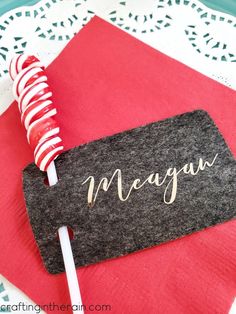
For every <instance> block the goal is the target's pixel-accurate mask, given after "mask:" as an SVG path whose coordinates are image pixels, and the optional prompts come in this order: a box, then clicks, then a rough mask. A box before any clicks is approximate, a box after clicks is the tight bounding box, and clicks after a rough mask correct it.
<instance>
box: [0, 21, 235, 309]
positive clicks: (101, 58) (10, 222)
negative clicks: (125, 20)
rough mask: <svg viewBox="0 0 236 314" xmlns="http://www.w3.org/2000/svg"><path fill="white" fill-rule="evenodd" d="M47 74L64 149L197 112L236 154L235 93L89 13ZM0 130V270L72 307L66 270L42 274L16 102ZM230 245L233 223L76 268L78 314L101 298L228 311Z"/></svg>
mask: <svg viewBox="0 0 236 314" xmlns="http://www.w3.org/2000/svg"><path fill="white" fill-rule="evenodd" d="M47 74H48V76H49V83H50V84H51V88H52V90H53V92H54V102H55V105H56V107H57V108H58V115H57V119H58V121H59V123H60V125H61V136H62V138H63V139H64V143H65V147H66V149H68V148H71V147H73V146H76V145H80V144H82V143H85V142H88V141H92V140H94V139H98V138H101V137H103V136H105V135H110V134H114V133H117V132H120V131H123V130H126V129H130V128H133V127H137V126H140V125H143V124H146V123H149V122H152V121H157V120H160V119H164V118H167V117H170V116H173V115H176V114H179V113H183V112H187V111H191V110H194V109H199V108H201V109H205V110H207V111H208V112H209V114H210V115H211V117H212V118H213V119H214V121H215V123H216V124H217V126H218V127H219V129H220V131H221V133H222V135H223V136H224V138H225V140H226V142H227V143H228V145H229V147H230V148H231V150H232V151H233V153H236V142H235V140H234V139H235V130H236V106H235V101H236V95H235V92H234V91H232V90H230V89H228V88H226V87H224V86H222V85H220V84H218V83H216V82H215V81H213V80H211V79H209V78H207V77H205V76H203V75H201V74H199V73H197V72H195V71H193V70H192V69H190V68H188V67H186V66H184V65H183V64H181V63H179V62H177V61H175V60H173V59H171V58H169V57H167V56H165V55H163V54H161V53H159V52H157V51H156V50H154V49H152V48H150V47H148V46H146V45H144V44H143V43H141V42H139V41H138V40H136V39H134V38H132V37H131V36H129V35H127V34H126V33H124V32H123V31H121V30H119V29H117V28H115V27H114V26H112V25H110V24H108V23H106V22H104V21H103V20H101V19H99V18H97V17H96V18H94V19H93V20H92V21H91V22H90V23H89V24H88V25H87V26H86V27H85V28H84V29H83V30H82V31H81V32H80V33H79V34H78V35H77V36H75V38H74V39H73V40H72V41H71V42H70V43H69V44H68V45H67V46H66V48H65V49H64V51H63V52H62V53H61V54H60V55H59V57H58V58H57V59H56V60H55V61H54V62H53V63H52V64H51V65H50V66H49V67H48V69H47ZM0 132H1V142H0V167H1V177H0V186H1V199H0V214H1V226H0V251H1V258H0V272H1V273H2V274H3V275H4V276H6V277H7V278H8V279H9V280H10V281H12V282H13V283H14V284H15V285H16V286H18V287H19V288H20V289H22V290H23V291H24V292H25V293H26V294H28V295H29V296H30V297H31V298H32V299H33V300H34V301H35V302H37V303H38V304H41V305H44V304H49V303H50V302H54V303H55V304H62V303H65V304H70V301H69V295H68V291H67V284H66V277H65V275H64V274H61V275H56V276H55V275H49V274H48V273H47V272H46V270H45V269H44V266H43V263H42V261H41V258H40V255H39V252H38V249H37V246H36V243H35V241H34V238H33V233H32V231H31V227H30V224H29V221H28V217H27V213H26V208H25V204H24V199H23V192H22V181H21V170H22V169H23V168H24V167H25V166H26V165H27V163H28V162H30V161H32V160H33V157H32V152H31V150H30V148H29V146H28V144H27V142H26V134H25V130H24V129H23V127H22V126H21V124H20V116H19V113H18V109H17V106H16V104H15V103H14V104H13V105H12V106H11V107H10V108H9V109H8V110H7V111H6V112H5V113H4V115H3V116H2V117H1V118H0ZM222 210H223V209H222ZM235 243H236V222H235V221H231V222H228V223H225V224H222V225H219V226H217V227H213V228H209V229H208V230H205V231H202V232H199V233H195V234H193V235H190V236H187V237H184V238H183V239H180V240H177V241H174V242H172V243H168V244H165V245H161V246H157V247H155V248H152V249H148V250H145V251H142V252H139V253H135V254H131V255H129V256H126V257H122V258H117V259H113V260H109V261H106V262H102V263H100V264H97V265H93V266H89V267H85V268H82V269H80V270H78V275H79V280H80V286H81V292H82V298H83V302H84V304H85V305H86V306H87V311H86V313H92V312H93V313H94V311H93V310H92V307H91V308H90V309H88V308H89V306H93V305H98V306H102V305H104V304H107V305H110V306H111V311H108V312H110V313H114V314H120V313H125V314H127V313H131V314H132V313H134V314H139V313H149V314H156V313H160V314H163V313H165V314H173V313H175V314H183V313H186V314H192V313H196V314H199V313H207V314H211V313H220V314H223V313H228V311H229V308H230V307H231V304H232V302H233V300H234V296H235V295H236V246H235ZM97 309H98V308H97ZM46 312H47V313H50V310H49V309H48V310H46ZM52 312H53V313H61V312H60V311H59V310H58V309H57V308H54V310H53V311H52ZM64 312H65V313H70V311H69V310H68V311H64ZM104 312H106V311H104Z"/></svg>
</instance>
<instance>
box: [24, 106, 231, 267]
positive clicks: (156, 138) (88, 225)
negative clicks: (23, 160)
mask: <svg viewBox="0 0 236 314" xmlns="http://www.w3.org/2000/svg"><path fill="white" fill-rule="evenodd" d="M216 154H219V155H218V157H217V159H216V162H215V164H214V165H213V167H212V168H206V169H205V170H204V171H201V172H200V173H199V174H198V175H196V176H191V175H186V174H183V173H182V174H180V175H179V177H178V191H177V197H176V199H175V201H174V203H172V204H169V205H168V204H165V203H164V202H163V194H164V189H165V187H166V185H163V186H161V187H156V186H154V185H151V184H145V185H144V187H143V188H141V189H140V190H136V191H134V192H132V193H131V196H130V197H129V199H128V200H127V201H126V202H121V201H120V200H119V198H118V196H117V185H116V182H117V180H116V179H115V180H114V182H113V183H112V185H111V188H110V189H109V191H108V192H104V191H100V192H99V194H98V198H97V200H96V202H95V205H94V206H93V207H89V206H88V203H87V189H88V185H87V184H86V185H82V182H84V181H85V179H86V178H87V177H89V176H90V175H93V176H94V177H95V182H96V183H95V184H96V186H97V185H98V182H99V181H100V180H101V178H102V177H107V178H109V179H110V178H111V176H112V174H113V172H114V171H115V170H116V169H117V168H119V169H121V170H122V176H123V188H124V191H126V192H128V189H129V187H130V185H131V183H132V182H133V180H134V179H137V178H140V179H141V180H142V181H143V180H145V179H146V178H147V177H148V176H149V175H150V174H151V173H153V172H154V173H156V172H158V173H160V175H161V176H164V175H165V173H166V171H167V169H168V168H170V167H176V168H177V169H180V168H182V167H183V166H184V165H185V164H186V163H189V162H193V163H194V164H196V165H197V161H198V160H199V158H203V159H204V160H208V161H211V160H212V159H213V157H214V156H215V155H216ZM56 168H57V172H58V175H59V178H60V179H59V182H58V184H56V185H55V186H53V187H48V186H46V185H45V184H44V183H43V181H44V177H45V173H42V172H40V171H39V170H38V168H37V167H36V166H35V165H34V164H31V165H29V166H28V167H27V168H26V169H25V170H24V174H23V181H24V182H23V183H24V192H25V199H26V205H27V209H28V214H29V218H30V221H31V225H32V228H33V232H34V235H35V239H36V241H37V244H38V246H39V249H40V252H41V255H42V258H43V260H44V264H45V266H46V268H47V270H48V271H49V272H50V273H59V272H62V271H64V265H63V260H62V255H61V250H60V245H59V242H58V240H57V239H56V233H57V230H58V228H59V227H60V226H63V225H67V226H70V227H71V228H72V229H73V230H74V234H75V238H74V240H72V248H73V252H74V258H75V263H76V266H77V267H79V266H83V265H89V264H92V263H96V262H99V261H102V260H105V259H108V258H114V257H118V256H122V255H126V254H128V253H131V252H135V251H138V250H142V249H145V248H148V247H152V246H154V245H157V244H160V243H163V242H167V241H170V240H174V239H176V238H179V237H182V236H184V235H187V234H190V233H192V232H195V231H198V230H201V229H204V228H206V227H209V226H213V225H216V224H218V223H222V222H224V221H227V220H229V219H232V218H234V217H235V216H236V208H235V203H236V202H235V201H236V194H235V180H236V179H235V178H236V176H235V160H234V158H233V156H232V154H231V152H230V150H229V148H228V147H227V145H226V143H225V141H224V140H223V138H222V136H221V135H220V133H219V131H218V129H217V128H216V126H215V125H214V122H213V121H212V119H211V118H210V117H209V115H208V114H207V113H206V112H204V111H201V110H198V111H194V112H191V113H186V114H183V115H179V116H176V117H173V118H170V119H166V120H163V121H160V122H156V123H152V124H149V125H147V126H142V127H139V128H137V129H133V130H129V131H126V132H123V133H120V134H117V135H114V136H111V137H107V138H103V139H100V140H97V141H94V142H91V143H88V144H85V145H82V146H79V147H76V148H73V149H71V150H69V151H67V152H65V153H63V154H62V155H61V156H60V157H59V158H58V159H57V160H56Z"/></svg>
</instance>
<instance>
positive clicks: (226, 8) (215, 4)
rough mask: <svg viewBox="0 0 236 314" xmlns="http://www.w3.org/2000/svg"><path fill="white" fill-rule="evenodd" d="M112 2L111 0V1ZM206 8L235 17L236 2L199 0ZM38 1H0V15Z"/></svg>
mask: <svg viewBox="0 0 236 314" xmlns="http://www.w3.org/2000/svg"><path fill="white" fill-rule="evenodd" d="M111 1H112V0H111ZM200 1H201V2H202V3H204V4H205V5H207V6H208V7H210V8H212V9H215V10H218V11H221V12H225V13H229V14H231V15H234V16H236V0H200ZM37 2H39V0H0V15H2V14H3V13H5V12H7V11H10V10H12V9H14V8H17V7H20V6H23V5H33V4H35V3H37Z"/></svg>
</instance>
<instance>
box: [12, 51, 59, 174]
mask: <svg viewBox="0 0 236 314" xmlns="http://www.w3.org/2000/svg"><path fill="white" fill-rule="evenodd" d="M9 72H10V76H11V78H12V79H13V80H14V83H13V94H14V97H15V99H16V100H17V101H18V107H19V110H20V113H21V121H22V123H23V124H24V126H25V128H26V130H27V140H28V142H29V144H30V146H31V147H32V148H33V150H34V158H35V164H36V165H37V166H38V167H39V168H40V170H42V171H47V169H48V166H49V165H50V164H51V162H52V161H53V160H55V159H56V158H57V156H58V155H59V154H60V153H61V152H62V150H63V145H62V140H61V138H60V136H59V131H60V128H59V126H58V124H57V122H56V121H55V119H54V118H53V116H55V115H56V113H57V110H56V108H55V107H54V105H53V103H52V100H51V96H52V92H51V91H50V88H49V86H48V84H47V76H46V75H45V71H44V67H43V66H42V64H41V63H40V61H39V60H38V59H37V58H36V57H35V56H28V55H24V54H22V55H18V56H16V57H15V58H13V59H12V61H11V63H10V68H9Z"/></svg>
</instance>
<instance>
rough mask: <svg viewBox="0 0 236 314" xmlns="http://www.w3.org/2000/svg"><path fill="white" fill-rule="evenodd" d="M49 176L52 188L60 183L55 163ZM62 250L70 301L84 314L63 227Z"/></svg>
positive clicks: (60, 232) (49, 169)
mask: <svg viewBox="0 0 236 314" xmlns="http://www.w3.org/2000/svg"><path fill="white" fill-rule="evenodd" d="M47 176H48V183H49V185H50V186H52V185H54V184H56V183H57V182H58V178H57V172H56V167H55V163H54V161H52V162H51V163H50V165H49V166H48V169H47ZM58 234H59V239H60V244H61V250H62V255H63V260H64V265H65V270H66V277H67V282H68V287H69V292H70V299H71V304H72V309H73V308H76V310H74V309H73V313H80V314H83V313H84V311H83V306H82V299H81V294H80V289H79V282H78V278H77V273H76V269H75V262H74V258H73V253H72V249H71V244H70V237H69V232H68V228H67V227H66V226H64V227H61V228H60V229H59V230H58Z"/></svg>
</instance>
